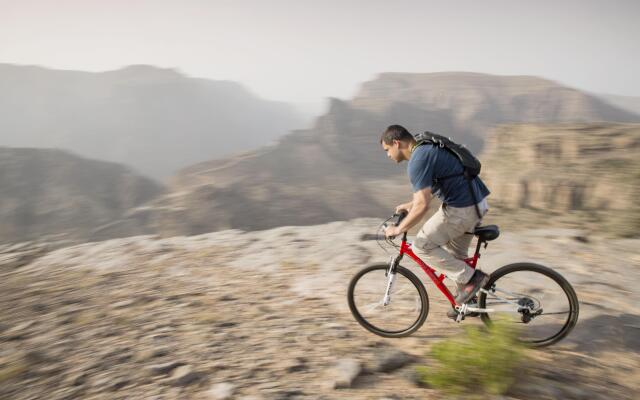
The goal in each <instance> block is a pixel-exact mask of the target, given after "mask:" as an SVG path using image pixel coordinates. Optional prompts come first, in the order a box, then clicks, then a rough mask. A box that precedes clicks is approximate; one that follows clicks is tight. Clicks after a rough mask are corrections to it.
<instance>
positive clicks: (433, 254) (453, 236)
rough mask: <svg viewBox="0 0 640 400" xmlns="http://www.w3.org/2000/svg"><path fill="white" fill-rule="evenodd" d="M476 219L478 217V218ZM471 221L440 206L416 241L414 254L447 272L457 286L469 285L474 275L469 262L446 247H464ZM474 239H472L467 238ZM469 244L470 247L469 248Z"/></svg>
mask: <svg viewBox="0 0 640 400" xmlns="http://www.w3.org/2000/svg"><path fill="white" fill-rule="evenodd" d="M476 219H477V216H476ZM468 225H469V221H465V218H460V216H459V215H455V214H454V215H451V213H449V212H447V211H445V210H444V209H443V207H442V206H441V207H440V209H439V210H438V211H437V212H436V213H435V214H434V215H433V216H432V217H431V218H429V220H428V221H427V222H426V223H425V224H424V226H423V227H422V229H420V232H418V235H417V236H416V239H415V240H414V242H413V244H414V246H413V247H414V251H415V252H416V253H417V254H418V256H419V257H420V258H423V259H424V261H425V262H426V263H427V264H429V265H431V266H432V267H434V268H438V269H440V270H443V271H444V273H445V274H446V275H447V277H449V278H450V279H452V280H453V281H454V282H456V284H457V285H459V286H460V285H464V284H466V283H467V282H468V281H469V279H471V277H472V276H473V273H474V270H473V268H471V267H469V266H468V265H467V263H465V262H464V261H462V260H461V259H459V258H456V257H455V256H454V255H453V254H451V253H450V252H449V251H447V250H446V249H445V248H444V246H445V245H447V244H449V243H453V245H454V247H455V248H457V249H459V248H461V247H462V246H463V245H464V241H465V240H467V239H466V238H462V237H461V236H471V235H465V232H466V227H467V226H468ZM468 240H469V241H470V240H471V239H470V238H469V239H468ZM469 241H467V247H468V246H469Z"/></svg>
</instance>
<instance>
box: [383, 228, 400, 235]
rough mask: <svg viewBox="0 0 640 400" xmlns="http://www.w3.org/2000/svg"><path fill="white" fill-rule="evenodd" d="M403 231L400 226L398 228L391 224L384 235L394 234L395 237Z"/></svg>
mask: <svg viewBox="0 0 640 400" xmlns="http://www.w3.org/2000/svg"><path fill="white" fill-rule="evenodd" d="M401 233H402V231H400V228H398V227H397V226H389V227H387V229H385V230H384V236H386V237H392V236H393V237H395V236H398V235H399V234H401Z"/></svg>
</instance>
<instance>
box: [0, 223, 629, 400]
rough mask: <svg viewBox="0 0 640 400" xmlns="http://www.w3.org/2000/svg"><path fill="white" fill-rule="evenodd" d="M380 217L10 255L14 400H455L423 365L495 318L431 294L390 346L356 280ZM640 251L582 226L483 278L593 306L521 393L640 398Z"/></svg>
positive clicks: (525, 244)
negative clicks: (436, 348)
mask: <svg viewBox="0 0 640 400" xmlns="http://www.w3.org/2000/svg"><path fill="white" fill-rule="evenodd" d="M379 222H380V221H377V220H372V219H358V220H353V221H350V222H334V223H329V224H326V225H320V226H308V227H282V228H277V229H271V230H268V231H260V232H248V233H245V232H241V231H237V230H231V231H221V232H215V233H210V234H205V235H200V236H192V237H172V238H166V239H158V238H155V237H150V236H139V237H131V238H124V239H114V240H109V241H105V242H96V243H87V244H82V245H78V246H73V247H66V248H61V249H54V250H52V249H50V248H48V247H47V246H46V245H36V244H23V245H15V246H4V247H3V248H0V275H1V276H0V399H52V400H53V399H231V398H233V399H245V400H248V399H343V398H348V399H383V398H390V399H425V398H432V399H444V398H448V397H447V396H446V395H444V394H442V393H440V392H438V391H437V390H435V389H431V388H427V387H423V386H421V385H419V384H418V383H417V382H416V374H415V372H414V368H415V366H416V365H425V364H429V363H431V362H433V361H432V360H430V358H429V357H428V356H426V355H425V354H426V352H427V351H428V349H429V347H430V346H431V345H432V344H433V343H435V342H436V341H438V340H440V339H442V338H444V337H447V336H450V335H456V334H458V333H460V332H461V331H462V326H464V325H465V324H479V321H477V320H473V319H467V320H466V321H464V322H463V323H462V324H460V325H458V324H456V323H454V322H452V321H450V320H448V319H447V318H446V316H445V313H446V311H447V309H448V307H449V306H448V304H447V303H445V302H444V298H443V297H442V296H441V295H440V294H439V293H438V292H437V291H436V290H435V288H434V286H433V285H432V284H430V283H429V284H428V285H427V289H428V292H429V294H430V300H431V309H430V314H429V318H428V319H427V322H426V323H425V325H424V326H423V327H422V328H421V329H420V330H419V331H418V332H417V333H415V334H414V335H413V336H412V337H409V338H405V339H384V338H380V337H377V336H375V335H373V334H370V333H369V332H367V331H365V330H364V329H362V328H361V327H360V326H359V325H358V324H357V323H356V322H355V320H354V319H353V318H352V316H351V314H350V313H349V310H348V307H347V302H346V288H347V285H348V282H349V279H350V278H351V276H353V274H354V273H355V271H357V270H358V269H360V268H362V267H363V266H365V265H367V264H371V263H375V262H386V261H387V260H388V256H387V255H386V254H385V252H384V251H383V250H382V249H381V248H380V247H378V245H377V243H376V242H375V241H370V240H362V239H363V235H365V234H368V233H375V231H376V228H377V224H379ZM639 247H640V240H637V239H636V240H632V239H626V240H609V239H603V238H599V237H595V236H584V234H583V233H581V232H579V231H576V230H566V229H565V230H560V229H553V230H552V229H548V230H530V231H526V232H520V233H511V234H510V233H503V234H502V236H501V237H500V238H499V239H498V240H496V241H495V242H492V243H491V245H490V246H489V248H488V249H487V250H486V251H485V254H484V255H483V257H482V258H481V261H480V265H481V266H482V268H483V269H485V270H487V271H491V270H493V269H495V268H497V267H498V266H501V265H504V264H506V263H509V262H513V261H522V260H533V261H538V262H541V263H544V264H547V265H550V266H552V267H554V268H556V269H557V270H558V271H560V272H561V273H562V274H563V275H565V277H567V278H568V279H569V281H571V282H572V284H573V285H574V287H575V289H576V291H577V293H578V297H579V299H580V301H581V314H580V321H579V323H578V325H577V326H576V328H575V330H574V331H573V332H572V333H571V335H570V336H569V337H568V338H566V339H565V340H563V341H562V342H560V343H559V344H557V345H555V346H553V347H551V348H548V349H544V350H534V351H531V360H530V362H529V365H528V366H527V368H526V370H525V372H523V373H522V374H521V376H519V378H518V382H517V384H516V385H515V386H514V387H513V388H512V389H511V390H510V392H509V393H508V398H516V399H543V398H549V399H555V398H562V399H600V398H601V399H611V398H617V399H635V398H638V396H639V395H640V379H638V378H640V355H639V354H638V352H639V351H640V335H639V334H640V312H638V311H637V310H636V309H635V307H634V306H633V305H634V304H638V302H639V301H640V295H639V292H638V290H637V285H638V284H640V255H639V254H640V253H639V252H638V248H639ZM403 264H404V265H405V266H409V267H411V269H413V270H414V272H416V273H421V272H420V271H419V270H418V268H417V267H416V266H415V265H412V262H411V261H404V262H403Z"/></svg>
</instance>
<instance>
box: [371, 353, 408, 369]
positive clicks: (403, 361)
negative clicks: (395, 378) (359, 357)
mask: <svg viewBox="0 0 640 400" xmlns="http://www.w3.org/2000/svg"><path fill="white" fill-rule="evenodd" d="M413 361H414V357H413V356H411V355H409V354H407V353H405V352H403V351H400V350H395V349H393V350H387V351H384V352H383V353H382V354H380V355H379V357H378V360H377V365H376V371H378V372H385V373H388V372H391V371H395V370H396V369H399V368H402V367H404V366H405V365H407V364H410V363H412V362H413Z"/></svg>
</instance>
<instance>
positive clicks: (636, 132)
mask: <svg viewBox="0 0 640 400" xmlns="http://www.w3.org/2000/svg"><path fill="white" fill-rule="evenodd" d="M482 160H483V163H484V164H483V175H482V176H483V177H484V179H485V180H486V181H487V184H488V186H489V187H490V188H491V190H492V195H491V199H492V201H494V202H495V203H496V204H498V205H500V206H502V207H504V210H503V212H504V213H508V214H513V215H515V214H518V213H522V212H525V213H526V212H536V211H537V212H540V213H541V214H542V215H545V214H546V217H543V218H544V221H539V222H542V223H549V224H550V223H553V221H554V220H555V219H558V218H560V219H563V218H564V219H570V217H571V216H573V217H574V223H575V224H579V223H580V219H582V222H581V224H582V226H590V228H591V229H592V230H598V229H604V230H606V231H610V232H613V233H618V234H623V235H634V236H637V235H639V234H640V205H639V203H638V201H637V199H638V196H640V125H638V124H602V123H601V124H588V125H587V124H577V125H576V124H563V125H558V124H553V125H506V126H500V127H498V128H496V130H495V132H494V133H493V134H492V135H490V137H489V138H488V140H487V146H486V151H485V153H484V154H483V157H482Z"/></svg>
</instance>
